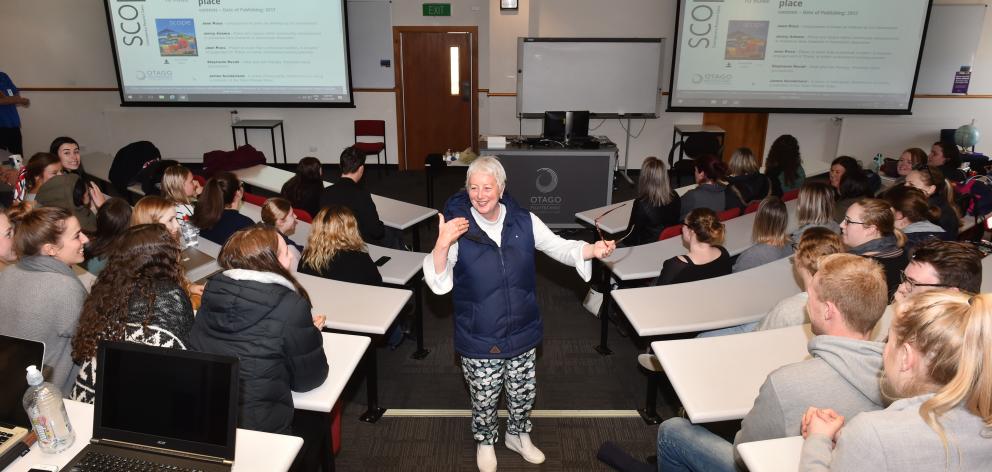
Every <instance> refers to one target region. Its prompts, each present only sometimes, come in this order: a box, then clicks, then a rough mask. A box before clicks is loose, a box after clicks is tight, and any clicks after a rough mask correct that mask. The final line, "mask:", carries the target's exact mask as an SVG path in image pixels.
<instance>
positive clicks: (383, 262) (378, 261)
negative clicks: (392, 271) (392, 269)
mask: <svg viewBox="0 0 992 472" xmlns="http://www.w3.org/2000/svg"><path fill="white" fill-rule="evenodd" d="M390 259H392V257H389V256H382V257H380V258H378V259H376V260H375V265H377V266H379V267H382V266H384V265H386V263H387V262H389V260H390Z"/></svg>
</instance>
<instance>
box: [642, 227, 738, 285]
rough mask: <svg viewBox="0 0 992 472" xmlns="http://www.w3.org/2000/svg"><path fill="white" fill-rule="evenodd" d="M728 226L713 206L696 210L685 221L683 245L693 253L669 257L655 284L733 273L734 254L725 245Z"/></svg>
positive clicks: (676, 282) (682, 281)
mask: <svg viewBox="0 0 992 472" xmlns="http://www.w3.org/2000/svg"><path fill="white" fill-rule="evenodd" d="M724 229H725V228H724V226H723V223H721V222H720V220H719V219H717V217H716V213H715V212H713V210H710V209H709V208H697V209H695V210H692V212H690V213H689V215H688V216H686V217H685V223H684V224H683V225H682V245H683V246H685V247H686V249H688V250H689V253H688V254H685V255H683V256H676V257H673V258H671V259H668V260H667V261H665V263H664V265H662V267H661V274H660V275H658V278H657V279H655V281H654V283H653V285H669V284H680V283H684V282H693V281H696V280H703V279H709V278H712V277H719V276H721V275H727V274H729V273H731V272H732V267H731V265H730V254H729V253H728V252H727V250H726V249H724V248H723V246H721V244H723V237H724Z"/></svg>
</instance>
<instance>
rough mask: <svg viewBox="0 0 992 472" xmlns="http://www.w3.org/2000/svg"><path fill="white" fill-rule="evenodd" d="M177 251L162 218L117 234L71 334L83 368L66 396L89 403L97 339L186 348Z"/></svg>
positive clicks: (185, 302)
mask: <svg viewBox="0 0 992 472" xmlns="http://www.w3.org/2000/svg"><path fill="white" fill-rule="evenodd" d="M179 252H180V248H179V241H176V239H175V238H174V237H173V236H172V235H171V234H169V232H168V230H166V229H165V226H163V225H161V224H141V225H137V226H132V227H131V228H129V229H126V230H125V232H124V234H123V235H121V236H120V239H119V243H118V244H117V250H116V251H114V252H112V253H111V254H110V257H109V260H108V262H107V267H106V268H105V269H104V270H103V271H102V272H100V275H99V276H98V277H97V279H96V282H94V283H93V287H92V288H91V289H90V295H89V297H87V298H86V303H84V304H83V311H82V314H81V315H80V316H79V327H78V328H77V329H76V334H75V336H74V337H73V338H72V359H73V361H74V362H75V363H76V364H79V365H82V368H81V369H80V370H79V375H78V376H76V379H75V384H74V385H73V388H72V394H71V395H70V398H72V399H73V400H76V401H81V402H87V403H93V400H94V398H95V389H96V376H97V365H96V349H97V344H98V343H99V342H100V341H129V342H137V343H142V344H147V345H150V346H160V347H170V348H175V349H186V348H187V345H188V344H189V331H190V329H191V328H192V327H193V305H192V303H191V302H190V299H189V294H188V293H186V290H185V289H184V288H183V287H184V286H185V285H186V280H185V278H184V277H183V273H182V272H183V271H182V266H181V265H180V264H179Z"/></svg>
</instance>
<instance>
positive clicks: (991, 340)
mask: <svg viewBox="0 0 992 472" xmlns="http://www.w3.org/2000/svg"><path fill="white" fill-rule="evenodd" d="M894 311H895V313H894V316H893V321H892V326H891V327H890V329H889V337H888V341H887V342H886V344H885V349H884V351H883V356H882V359H883V361H882V365H883V366H884V368H883V371H882V379H881V391H882V394H883V395H884V396H886V397H888V399H889V400H890V401H893V403H892V404H891V405H889V407H888V408H886V409H884V410H880V411H872V412H864V413H860V414H858V415H857V416H854V417H853V418H852V419H851V420H850V421H849V422H848V423H847V424H846V425H845V424H844V423H845V418H844V416H841V415H839V414H838V413H837V412H835V411H833V410H831V409H829V408H817V407H819V406H827V407H829V406H830V405H828V404H827V405H814V406H812V407H810V408H809V410H808V411H807V412H806V414H805V415H804V416H803V420H802V427H801V430H802V433H803V436H804V437H805V438H806V440H805V441H804V443H803V449H802V455H801V456H800V465H799V470H802V471H820V470H832V471H837V472H842V471H861V470H899V471H904V472H914V471H931V470H988V467H989V464H992V436H990V435H989V431H990V427H992V426H990V425H992V395H990V394H989V392H992V362H990V353H992V295H989V294H979V295H974V294H969V293H963V292H959V291H949V290H934V291H929V292H924V293H920V294H918V295H913V296H911V297H909V298H908V299H906V300H904V301H901V302H899V303H897V304H896V306H895V310H894ZM841 431H843V434H839V433H840V432H841Z"/></svg>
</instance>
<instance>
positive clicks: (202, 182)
mask: <svg viewBox="0 0 992 472" xmlns="http://www.w3.org/2000/svg"><path fill="white" fill-rule="evenodd" d="M193 180H195V181H196V182H197V183H199V184H200V188H203V186H204V185H207V179H204V178H203V176H201V175H196V174H193Z"/></svg>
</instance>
